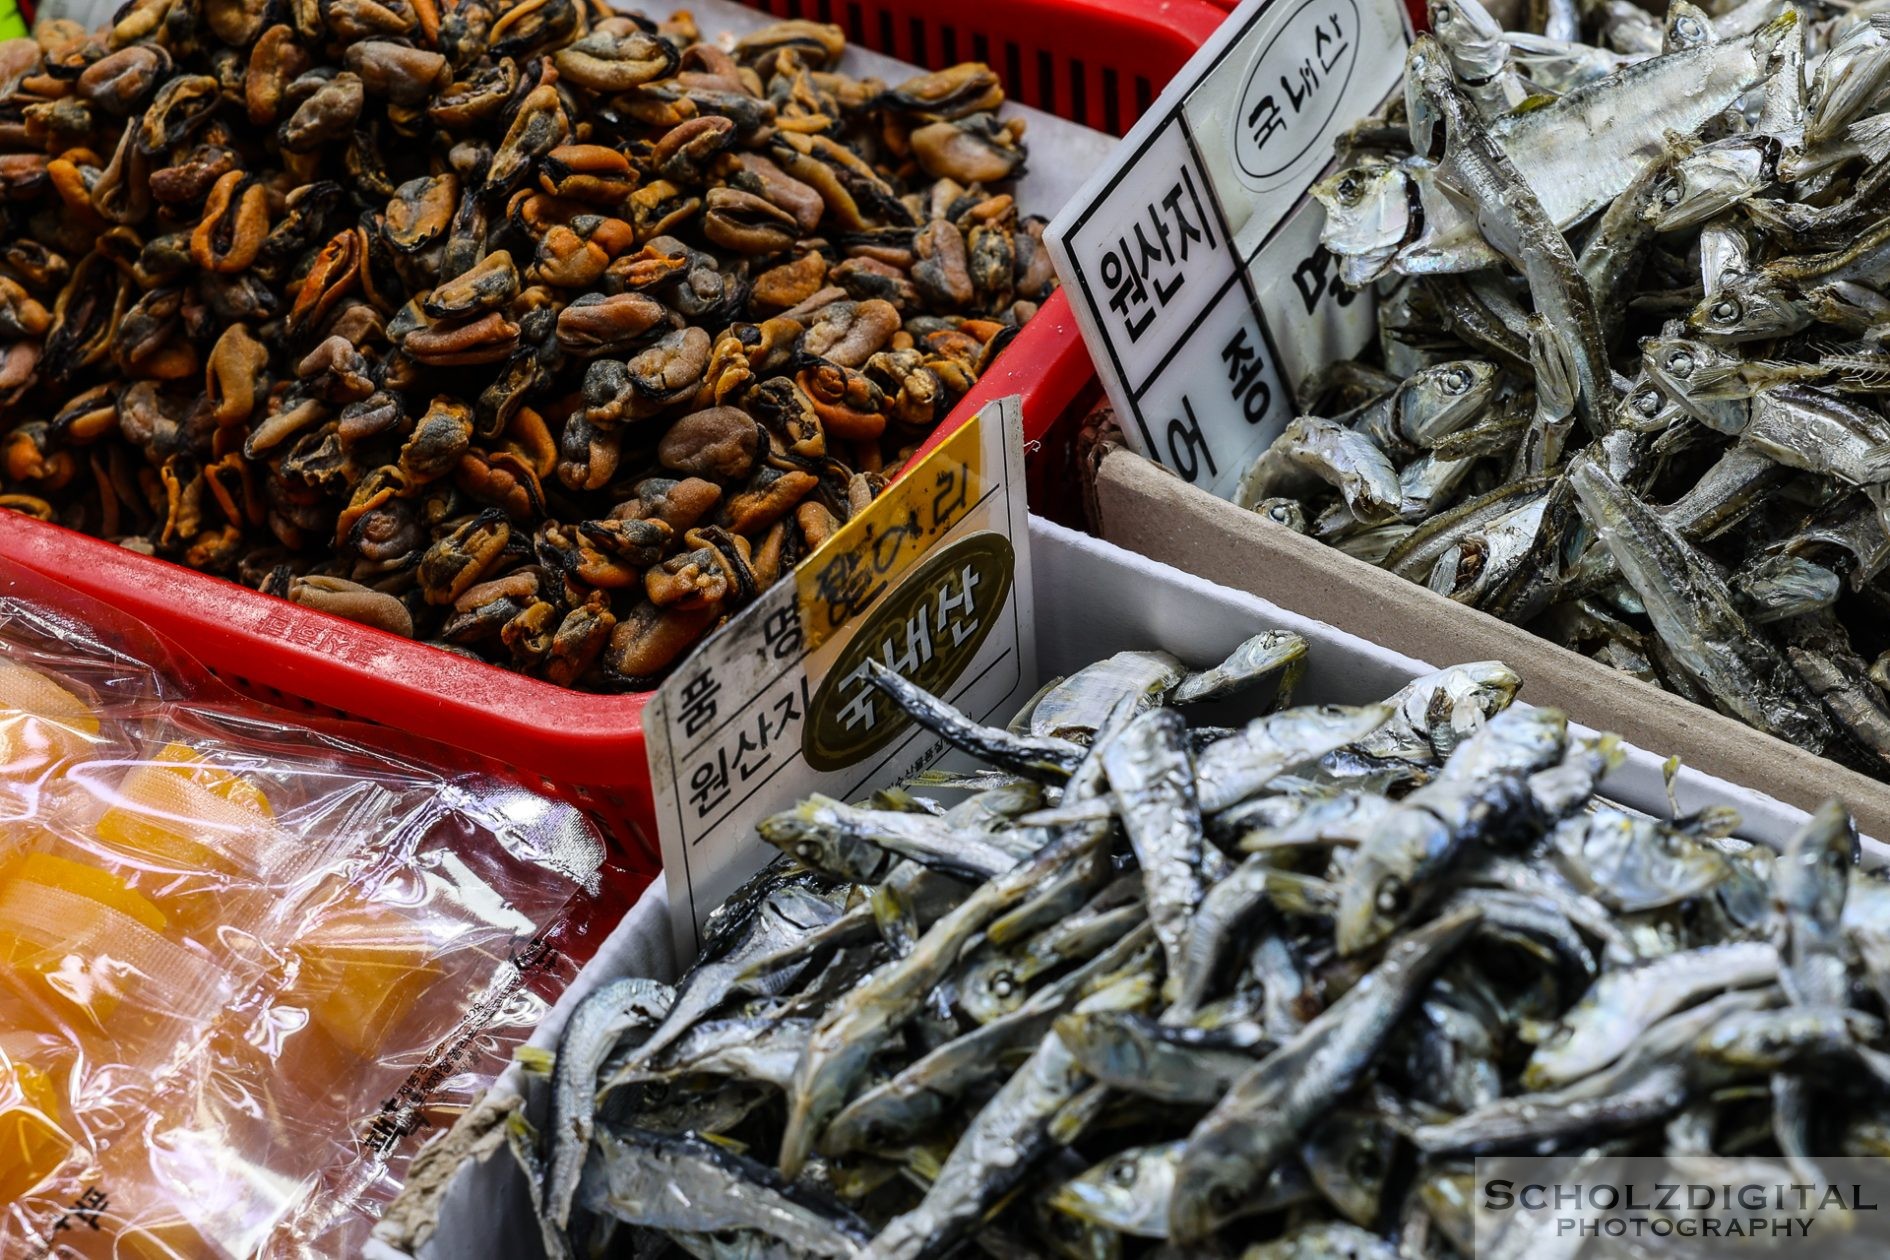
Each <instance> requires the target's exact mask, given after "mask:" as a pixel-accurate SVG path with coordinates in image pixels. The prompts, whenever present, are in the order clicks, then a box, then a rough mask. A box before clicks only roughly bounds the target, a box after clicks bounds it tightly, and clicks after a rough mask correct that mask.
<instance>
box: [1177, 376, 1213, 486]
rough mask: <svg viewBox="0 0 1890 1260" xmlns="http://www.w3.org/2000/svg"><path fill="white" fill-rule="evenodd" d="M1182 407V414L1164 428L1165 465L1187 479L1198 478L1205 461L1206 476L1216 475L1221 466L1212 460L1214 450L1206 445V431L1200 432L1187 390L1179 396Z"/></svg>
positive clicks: (1198, 421)
mask: <svg viewBox="0 0 1890 1260" xmlns="http://www.w3.org/2000/svg"><path fill="white" fill-rule="evenodd" d="M1181 411H1182V414H1181V416H1178V417H1176V418H1175V419H1173V420H1170V421H1169V422H1168V425H1167V429H1166V435H1167V438H1168V466H1169V467H1170V468H1172V469H1174V470H1175V471H1176V472H1178V473H1180V474H1181V475H1182V477H1183V478H1185V479H1186V480H1188V481H1190V482H1193V481H1198V480H1200V473H1201V465H1202V464H1204V463H1205V464H1206V465H1207V473H1208V476H1210V477H1215V476H1218V475H1219V474H1220V471H1221V470H1220V468H1219V467H1218V466H1217V465H1216V464H1215V463H1214V452H1213V451H1212V450H1210V449H1209V448H1208V440H1207V435H1206V434H1205V433H1203V432H1201V421H1200V420H1199V419H1198V418H1196V416H1195V414H1194V402H1193V400H1192V399H1190V398H1189V397H1188V396H1187V395H1186V394H1183V395H1182V396H1181Z"/></svg>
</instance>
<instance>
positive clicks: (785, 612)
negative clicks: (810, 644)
mask: <svg viewBox="0 0 1890 1260" xmlns="http://www.w3.org/2000/svg"><path fill="white" fill-rule="evenodd" d="M761 640H762V642H763V643H764V644H766V645H767V649H768V659H769V660H775V661H785V660H788V659H790V658H791V657H795V656H799V655H800V653H801V647H802V645H803V644H805V643H806V637H805V636H804V635H803V633H802V631H801V617H800V610H799V609H798V608H796V607H795V606H794V604H793V603H785V604H783V605H781V607H779V608H777V609H775V610H774V611H773V612H771V613H769V614H768V615H767V617H765V618H764V619H763V620H762V623H761Z"/></svg>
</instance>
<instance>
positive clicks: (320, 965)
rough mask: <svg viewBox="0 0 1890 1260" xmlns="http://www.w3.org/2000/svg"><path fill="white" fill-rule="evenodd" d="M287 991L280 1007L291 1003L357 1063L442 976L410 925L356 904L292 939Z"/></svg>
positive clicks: (379, 909)
mask: <svg viewBox="0 0 1890 1260" xmlns="http://www.w3.org/2000/svg"><path fill="white" fill-rule="evenodd" d="M295 951H296V953H297V954H298V955H300V956H301V959H302V967H301V972H300V974H299V975H298V976H297V978H296V982H295V987H294V988H293V989H292V990H290V991H289V992H288V993H287V994H285V995H284V998H283V1001H284V1002H299V1003H300V1004H301V1005H303V1006H306V1007H307V1008H308V1012H309V1014H310V1015H311V1016H312V1017H313V1018H314V1020H315V1021H316V1023H318V1024H320V1025H321V1027H322V1030H323V1031H324V1032H326V1033H327V1034H328V1035H329V1036H330V1037H333V1038H334V1039H335V1040H336V1041H337V1042H339V1043H340V1044H342V1045H343V1046H346V1047H347V1048H348V1049H350V1050H352V1051H353V1052H354V1053H356V1054H358V1055H360V1056H361V1057H363V1058H370V1057H372V1056H373V1055H374V1053H375V1052H376V1051H377V1050H379V1049H380V1048H381V1047H382V1046H383V1044H384V1043H385V1042H386V1041H387V1038H388V1033H389V1032H390V1030H392V1028H393V1027H394V1025H395V1024H397V1023H398V1022H399V1021H400V1020H401V1019H402V1018H403V1017H404V1016H405V1015H406V1014H407V1012H408V1011H410V1010H412V1009H413V1008H414V1005H415V1004H416V1003H417V1002H418V1001H419V1000H420V996H421V995H422V994H423V993H425V992H426V990H427V989H428V988H429V987H430V986H431V985H432V984H433V982H434V981H436V980H438V979H439V978H440V977H441V976H442V975H443V974H445V973H444V972H442V971H441V970H440V968H439V967H438V966H436V965H434V964H433V963H431V962H429V961H428V959H429V956H430V955H431V953H432V951H431V949H430V948H429V947H428V945H427V942H426V939H425V938H424V937H423V936H422V935H421V934H420V933H419V931H418V930H417V929H416V928H415V926H414V925H413V924H412V923H409V922H407V921H406V920H405V919H403V918H401V917H400V915H398V914H396V913H394V912H392V911H390V910H388V909H387V908H385V907H380V906H360V907H356V908H353V909H350V910H346V911H343V912H341V913H340V914H337V915H334V916H332V917H329V918H327V919H326V920H325V921H324V922H322V923H321V924H320V926H318V927H316V928H315V929H314V930H313V931H311V932H310V933H309V934H308V935H306V936H304V937H303V938H302V939H301V940H300V941H298V942H296V946H295Z"/></svg>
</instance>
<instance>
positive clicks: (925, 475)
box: [794, 416, 990, 648]
mask: <svg viewBox="0 0 1890 1260" xmlns="http://www.w3.org/2000/svg"><path fill="white" fill-rule="evenodd" d="M982 423H983V417H982V416H976V417H973V418H972V420H971V421H970V423H968V424H966V425H965V426H964V427H963V428H961V429H959V430H958V431H957V432H956V433H954V434H952V435H951V436H950V437H948V438H946V439H945V441H944V442H942V443H940V444H939V447H938V449H937V450H935V451H933V452H932V453H931V454H930V455H927V456H926V457H925V459H924V460H923V461H921V462H920V464H919V465H918V467H916V468H914V469H912V470H911V471H910V472H908V473H906V475H905V476H903V477H901V478H900V479H899V480H898V481H895V482H894V483H893V484H892V485H891V486H889V487H888V488H887V490H886V492H885V493H884V494H882V495H880V496H879V497H878V498H877V499H875V500H873V502H872V503H871V504H869V505H868V506H867V508H866V510H865V511H864V512H861V513H860V514H859V515H858V516H856V517H854V518H853V519H852V520H850V521H848V522H847V523H846V524H845V525H843V526H841V527H840V529H839V530H838V531H837V532H835V534H834V536H833V537H832V538H829V539H828V540H827V541H826V542H824V543H822V544H821V546H820V549H819V550H818V551H816V552H814V554H813V555H811V556H809V557H807V559H805V560H803V561H802V562H801V563H800V564H799V566H797V567H796V568H795V570H794V581H795V583H796V585H797V586H798V588H799V594H800V607H801V628H802V629H803V630H804V631H805V633H806V635H807V646H808V647H809V648H816V647H819V646H820V645H821V644H822V643H824V642H826V641H827V639H828V637H829V636H831V635H832V634H834V632H836V631H837V630H839V629H840V627H842V626H844V625H846V623H847V622H848V621H850V620H851V619H852V618H853V617H854V616H855V615H856V614H858V613H860V612H863V611H865V609H866V608H867V607H868V606H870V605H871V604H872V603H873V601H874V600H876V599H878V598H879V597H880V596H881V595H883V594H885V593H886V591H887V589H888V588H889V587H891V586H892V585H893V584H894V583H895V582H897V581H898V580H899V576H900V575H901V574H902V573H904V572H905V571H906V570H907V569H909V568H911V567H912V565H913V564H914V563H915V562H916V561H917V560H918V559H919V558H920V557H921V556H923V555H924V554H925V551H926V548H928V547H930V546H931V545H932V542H933V540H934V539H936V538H938V537H939V536H940V535H941V534H943V533H945V531H946V530H948V529H950V528H951V527H952V526H954V525H956V524H957V523H958V522H959V521H961V520H963V519H964V517H965V515H966V514H967V513H968V512H970V511H971V509H972V508H973V507H975V506H976V505H977V503H978V501H979V500H980V499H981V498H983V496H984V494H985V492H986V490H988V489H989V488H990V482H989V479H988V475H987V470H986V469H985V468H984V439H983V435H982V433H981V431H980V426H981V424H982Z"/></svg>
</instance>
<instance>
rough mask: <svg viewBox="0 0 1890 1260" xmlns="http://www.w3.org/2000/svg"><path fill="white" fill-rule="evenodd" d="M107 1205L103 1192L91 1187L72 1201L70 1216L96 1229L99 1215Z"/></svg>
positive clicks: (108, 1201)
mask: <svg viewBox="0 0 1890 1260" xmlns="http://www.w3.org/2000/svg"><path fill="white" fill-rule="evenodd" d="M109 1203H110V1200H109V1199H107V1198H106V1197H105V1192H104V1191H103V1190H101V1189H99V1188H98V1187H97V1186H93V1187H92V1188H91V1189H89V1190H87V1191H86V1192H85V1193H84V1194H81V1195H80V1196H79V1197H78V1198H77V1199H76V1200H74V1202H73V1204H72V1214H73V1215H74V1216H76V1217H78V1218H79V1219H80V1220H81V1221H83V1222H84V1223H85V1224H87V1225H89V1226H91V1227H92V1228H93V1229H97V1228H98V1217H99V1213H101V1212H103V1211H104V1210H105V1208H106V1207H107V1205H108V1204H109Z"/></svg>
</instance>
